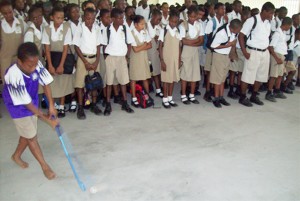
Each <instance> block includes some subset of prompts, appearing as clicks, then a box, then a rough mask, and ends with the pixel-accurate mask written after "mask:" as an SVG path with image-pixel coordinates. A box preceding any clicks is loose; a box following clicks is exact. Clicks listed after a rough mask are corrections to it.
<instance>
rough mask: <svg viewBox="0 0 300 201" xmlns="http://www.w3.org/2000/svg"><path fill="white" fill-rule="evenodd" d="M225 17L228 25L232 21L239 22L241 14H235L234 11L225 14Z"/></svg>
mask: <svg viewBox="0 0 300 201" xmlns="http://www.w3.org/2000/svg"><path fill="white" fill-rule="evenodd" d="M227 17H228V23H230V22H231V21H232V20H234V19H239V20H241V19H242V18H241V14H240V13H236V12H235V11H234V10H233V11H232V12H230V13H227Z"/></svg>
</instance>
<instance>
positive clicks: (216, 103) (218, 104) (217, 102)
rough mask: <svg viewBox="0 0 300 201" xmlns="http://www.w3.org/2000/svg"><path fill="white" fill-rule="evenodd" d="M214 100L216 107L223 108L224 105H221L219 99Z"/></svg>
mask: <svg viewBox="0 0 300 201" xmlns="http://www.w3.org/2000/svg"><path fill="white" fill-rule="evenodd" d="M212 102H213V104H214V106H215V107H216V108H221V107H222V105H221V103H220V101H219V100H213V101H212Z"/></svg>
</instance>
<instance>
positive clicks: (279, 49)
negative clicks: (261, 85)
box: [266, 17, 293, 102]
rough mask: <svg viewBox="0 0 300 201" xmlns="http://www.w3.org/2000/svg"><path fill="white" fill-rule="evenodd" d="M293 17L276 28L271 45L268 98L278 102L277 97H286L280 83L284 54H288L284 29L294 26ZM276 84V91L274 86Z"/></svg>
mask: <svg viewBox="0 0 300 201" xmlns="http://www.w3.org/2000/svg"><path fill="white" fill-rule="evenodd" d="M292 23H293V21H292V19H291V18H289V17H285V18H283V20H282V23H281V26H280V27H278V28H277V29H276V31H275V32H274V34H273V35H272V40H271V43H270V46H269V51H270V54H271V65H270V78H269V82H268V92H267V93H266V100H269V101H271V102H276V99H275V98H282V99H285V98H286V96H285V95H283V93H282V92H281V91H280V84H281V80H282V76H283V73H284V55H286V54H287V50H288V47H287V44H286V39H285V38H286V37H285V34H284V31H287V30H289V29H290V28H291V26H292ZM274 85H275V89H274V93H273V87H274Z"/></svg>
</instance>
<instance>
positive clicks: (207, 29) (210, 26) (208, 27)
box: [205, 17, 225, 35]
mask: <svg viewBox="0 0 300 201" xmlns="http://www.w3.org/2000/svg"><path fill="white" fill-rule="evenodd" d="M214 19H215V20H216V29H215V30H214V32H213V34H215V33H216V32H217V30H218V28H219V27H221V26H222V25H223V24H225V20H224V17H221V20H220V22H219V20H218V18H217V17H214ZM213 27H214V22H213V18H212V19H210V20H209V21H208V22H207V25H206V27H205V34H207V35H208V34H210V33H211V32H212V31H213Z"/></svg>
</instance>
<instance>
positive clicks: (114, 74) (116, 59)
mask: <svg viewBox="0 0 300 201" xmlns="http://www.w3.org/2000/svg"><path fill="white" fill-rule="evenodd" d="M105 63H106V78H105V80H106V85H114V84H115V83H118V84H120V85H126V84H128V83H129V74H128V67H127V61H126V58H125V56H111V55H108V56H107V57H106V59H105Z"/></svg>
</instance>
